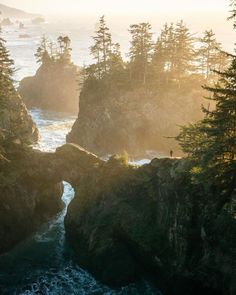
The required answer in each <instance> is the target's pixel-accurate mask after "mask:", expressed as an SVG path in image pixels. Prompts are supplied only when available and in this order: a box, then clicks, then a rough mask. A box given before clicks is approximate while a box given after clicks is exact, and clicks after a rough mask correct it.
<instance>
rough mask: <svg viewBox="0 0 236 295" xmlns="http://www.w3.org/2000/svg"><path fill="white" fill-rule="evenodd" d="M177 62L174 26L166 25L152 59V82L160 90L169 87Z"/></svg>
mask: <svg viewBox="0 0 236 295" xmlns="http://www.w3.org/2000/svg"><path fill="white" fill-rule="evenodd" d="M174 60H175V36H174V25H173V24H170V25H169V26H168V24H165V25H164V27H163V29H162V30H161V34H160V37H159V38H158V39H157V42H156V44H155V47H154V53H153V57H152V73H153V76H152V80H154V83H155V84H156V86H157V87H158V88H160V87H164V88H165V87H167V86H168V85H169V82H170V78H171V73H172V70H173V67H174Z"/></svg>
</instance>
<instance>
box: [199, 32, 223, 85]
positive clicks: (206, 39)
mask: <svg viewBox="0 0 236 295" xmlns="http://www.w3.org/2000/svg"><path fill="white" fill-rule="evenodd" d="M199 41H200V42H201V47H200V48H199V50H198V58H199V62H200V69H201V72H202V75H203V76H205V77H206V79H208V80H209V79H210V78H211V79H213V80H214V79H215V78H216V77H217V76H216V74H215V72H214V71H223V70H224V69H225V68H226V65H227V64H228V57H227V55H226V54H225V53H223V52H222V48H221V44H220V43H219V42H217V40H216V38H215V34H214V33H213V31H212V30H209V31H205V32H204V36H203V37H202V38H200V39H199Z"/></svg>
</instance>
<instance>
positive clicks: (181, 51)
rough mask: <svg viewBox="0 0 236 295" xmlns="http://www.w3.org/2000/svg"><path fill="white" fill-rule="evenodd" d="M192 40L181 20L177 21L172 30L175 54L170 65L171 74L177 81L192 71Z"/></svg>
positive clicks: (193, 56) (193, 57) (193, 55)
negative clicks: (173, 30)
mask: <svg viewBox="0 0 236 295" xmlns="http://www.w3.org/2000/svg"><path fill="white" fill-rule="evenodd" d="M193 40H194V39H193V36H192V35H191V33H190V31H189V29H188V28H187V27H186V25H185V24H184V23H183V21H180V22H178V23H177V24H176V27H175V32H174V44H175V46H174V47H175V54H174V61H173V66H172V67H173V69H172V75H173V76H174V77H175V79H176V80H177V81H178V82H180V81H181V79H182V78H184V77H185V76H186V75H188V74H189V73H191V72H193V71H194V60H195V51H194V46H193Z"/></svg>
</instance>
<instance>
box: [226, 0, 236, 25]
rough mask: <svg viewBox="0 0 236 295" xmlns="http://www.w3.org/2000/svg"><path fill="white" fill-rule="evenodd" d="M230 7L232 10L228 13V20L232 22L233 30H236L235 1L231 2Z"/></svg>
mask: <svg viewBox="0 0 236 295" xmlns="http://www.w3.org/2000/svg"><path fill="white" fill-rule="evenodd" d="M230 6H231V7H232V10H231V11H230V13H231V15H230V17H229V18H228V19H229V20H233V21H234V28H235V29H236V0H231V5H230Z"/></svg>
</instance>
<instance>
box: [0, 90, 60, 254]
mask: <svg viewBox="0 0 236 295" xmlns="http://www.w3.org/2000/svg"><path fill="white" fill-rule="evenodd" d="M37 140H38V130H37V128H36V126H35V124H34V122H33V121H32V118H31V117H30V115H29V114H28V112H27V109H26V106H25V104H24V103H23V102H22V99H21V97H20V96H18V95H17V94H16V93H12V94H11V95H10V96H9V97H8V98H7V99H6V100H5V101H4V102H3V106H2V107H1V110H0V253H2V252H5V251H7V250H9V249H11V248H12V247H13V246H14V245H16V244H17V243H18V242H19V241H21V240H23V239H24V238H25V237H27V236H28V235H29V234H31V233H32V232H33V231H34V230H36V229H37V228H38V227H39V226H40V225H41V224H42V223H43V222H45V221H46V220H48V219H49V218H50V217H51V216H52V215H54V214H56V213H57V212H58V211H59V210H61V208H62V202H61V195H62V185H61V184H60V183H59V181H58V182H55V181H54V182H50V181H49V180H48V179H47V176H48V172H47V171H46V166H45V165H44V169H43V170H41V169H39V167H40V166H41V164H42V157H43V153H40V152H36V151H33V150H32V149H31V148H29V144H31V143H34V142H36V141H37Z"/></svg>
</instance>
